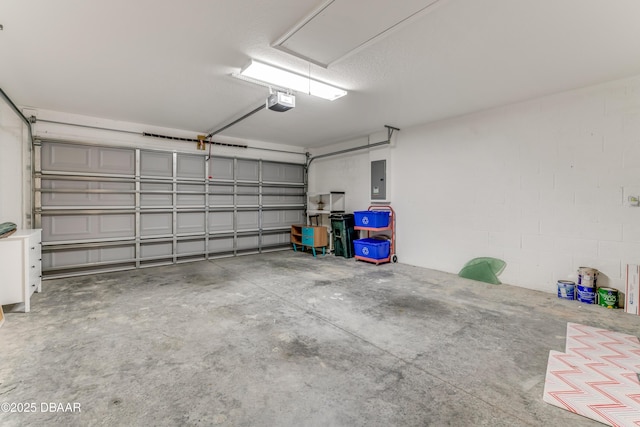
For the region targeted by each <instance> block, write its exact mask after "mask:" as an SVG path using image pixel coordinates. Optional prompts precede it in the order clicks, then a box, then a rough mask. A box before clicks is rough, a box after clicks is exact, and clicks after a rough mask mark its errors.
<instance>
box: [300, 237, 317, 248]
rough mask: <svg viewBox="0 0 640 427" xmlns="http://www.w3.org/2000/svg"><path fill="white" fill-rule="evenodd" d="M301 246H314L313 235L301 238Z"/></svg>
mask: <svg viewBox="0 0 640 427" xmlns="http://www.w3.org/2000/svg"><path fill="white" fill-rule="evenodd" d="M302 245H303V246H315V243H314V242H313V235H311V236H304V235H303V236H302Z"/></svg>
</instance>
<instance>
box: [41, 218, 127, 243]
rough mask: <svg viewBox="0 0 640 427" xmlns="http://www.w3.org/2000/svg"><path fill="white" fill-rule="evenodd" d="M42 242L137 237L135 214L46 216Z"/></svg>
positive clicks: (43, 219) (43, 220)
mask: <svg viewBox="0 0 640 427" xmlns="http://www.w3.org/2000/svg"><path fill="white" fill-rule="evenodd" d="M42 229H43V230H42V240H43V241H45V242H64V241H67V240H96V239H105V238H121V237H134V236H135V216H134V214H98V215H96V214H87V215H46V216H43V217H42Z"/></svg>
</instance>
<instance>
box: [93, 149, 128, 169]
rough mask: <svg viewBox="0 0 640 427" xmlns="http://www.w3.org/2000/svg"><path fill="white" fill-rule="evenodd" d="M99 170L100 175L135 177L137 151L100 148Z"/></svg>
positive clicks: (98, 153) (98, 155)
mask: <svg viewBox="0 0 640 427" xmlns="http://www.w3.org/2000/svg"><path fill="white" fill-rule="evenodd" d="M97 158H98V161H97V168H98V170H100V173H114V174H123V175H133V174H134V173H135V161H136V158H135V151H134V150H128V149H127V150H125V149H117V148H100V149H98V152H97Z"/></svg>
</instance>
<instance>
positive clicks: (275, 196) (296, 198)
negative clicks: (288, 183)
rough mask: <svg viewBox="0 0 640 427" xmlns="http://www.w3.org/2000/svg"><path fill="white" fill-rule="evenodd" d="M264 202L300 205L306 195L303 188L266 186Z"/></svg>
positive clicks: (265, 203) (268, 203) (267, 203)
mask: <svg viewBox="0 0 640 427" xmlns="http://www.w3.org/2000/svg"><path fill="white" fill-rule="evenodd" d="M263 194H264V195H263V196H262V203H263V204H264V205H267V206H269V205H287V204H289V205H298V204H304V202H305V195H304V192H303V189H302V188H289V187H264V189H263Z"/></svg>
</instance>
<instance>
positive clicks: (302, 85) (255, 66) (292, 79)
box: [240, 59, 347, 101]
mask: <svg viewBox="0 0 640 427" xmlns="http://www.w3.org/2000/svg"><path fill="white" fill-rule="evenodd" d="M240 76H242V77H247V78H249V79H254V80H259V81H261V82H264V83H267V84H270V85H273V86H279V87H282V88H287V89H291V90H294V91H296V92H301V93H306V94H308V95H313V96H317V97H320V98H324V99H328V100H329V101H333V100H334V99H338V98H340V97H343V96H345V95H346V94H347V91H346V90H342V89H338V88H337V87H333V86H331V85H328V84H326V83H322V82H319V81H317V80H313V79H310V78H309V77H305V76H302V75H300V74H295V73H292V72H291V71H286V70H283V69H281V68H277V67H273V66H271V65H267V64H263V63H262V62H258V61H255V60H253V59H252V60H251V63H250V64H249V65H248V66H247V67H245V68H243V69H242V71H240Z"/></svg>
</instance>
